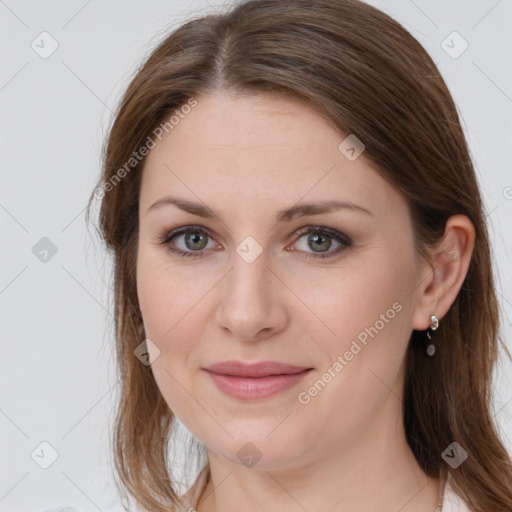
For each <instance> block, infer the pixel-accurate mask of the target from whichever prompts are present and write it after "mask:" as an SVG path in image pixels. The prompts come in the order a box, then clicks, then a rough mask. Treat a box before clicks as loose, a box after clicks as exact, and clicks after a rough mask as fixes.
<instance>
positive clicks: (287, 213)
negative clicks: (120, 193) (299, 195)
mask: <svg viewBox="0 0 512 512" xmlns="http://www.w3.org/2000/svg"><path fill="white" fill-rule="evenodd" d="M165 205H175V206H177V207H178V208H180V209H181V210H184V211H186V212H188V213H191V214H193V215H198V216H199V217H205V218H212V217H218V218H219V219H222V215H221V214H220V212H218V211H216V210H213V209H212V208H210V207H209V206H206V205H205V204H203V203H197V202H195V201H190V200H188V199H183V198H180V197H175V196H166V197H162V198H161V199H159V200H158V201H156V202H154V203H153V204H152V205H151V206H150V207H149V208H148V209H147V210H146V213H149V212H150V211H152V210H156V209H157V208H160V207H162V206H165ZM341 209H348V210H352V211H356V212H362V213H365V214H368V215H373V213H372V212H370V210H367V209H366V208H364V207H363V206H360V205H358V204H355V203H352V202H350V201H336V200H333V201H324V202H321V203H302V204H297V205H294V206H291V207H290V208H286V209H284V210H280V211H279V212H277V215H276V223H277V222H290V221H292V220H293V219H295V218H297V217H306V216H308V215H320V214H322V213H329V212H332V211H336V210H341Z"/></svg>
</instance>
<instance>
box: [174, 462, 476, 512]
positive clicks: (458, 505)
mask: <svg viewBox="0 0 512 512" xmlns="http://www.w3.org/2000/svg"><path fill="white" fill-rule="evenodd" d="M206 472H207V466H205V467H203V469H202V470H201V471H200V472H199V475H198V476H197V478H196V481H195V482H194V483H193V484H192V485H191V487H190V488H189V490H188V491H187V492H186V493H185V494H184V495H183V496H182V498H183V499H184V500H185V501H186V503H187V505H188V506H190V507H196V506H197V505H198V502H199V498H200V496H201V493H202V492H203V490H204V488H205V487H206V485H207V483H208V482H207V481H206V478H205V476H206ZM450 481H451V476H450V474H448V478H447V481H446V483H445V486H444V492H443V497H442V508H441V509H439V507H437V508H436V509H435V511H434V512H471V511H470V510H469V508H468V506H467V505H466V503H465V502H464V501H463V500H462V498H461V497H460V496H459V495H458V494H455V492H454V490H453V489H452V486H451V485H450Z"/></svg>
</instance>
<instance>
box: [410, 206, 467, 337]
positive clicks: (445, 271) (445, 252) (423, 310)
mask: <svg viewBox="0 0 512 512" xmlns="http://www.w3.org/2000/svg"><path fill="white" fill-rule="evenodd" d="M474 244H475V228H474V226H473V223H472V222H471V221H470V220H469V218H468V217H466V216H465V215H453V216H452V217H450V218H449V219H448V220H447V221H446V225H445V230H444V234H443V237H442V238H441V240H440V241H439V242H438V243H437V244H436V246H435V247H433V248H431V249H430V250H429V261H428V262H425V267H426V268H425V267H424V270H423V271H422V275H423V276H425V275H426V277H423V280H422V282H421V286H419V287H418V295H417V303H416V307H415V311H414V316H413V328H414V329H416V330H419V331H423V330H425V329H428V327H430V317H431V316H432V315H436V317H437V318H438V319H439V320H441V319H442V318H443V316H445V315H446V313H447V312H448V310H449V309H450V307H451V305H452V304H453V303H454V301H455V299H456V298H457V295H458V293H459V290H460V288H461V286H462V283H463V282H464V279H465V278H466V274H467V272H468V268H469V263H470V261H471V255H472V253H473V247H474Z"/></svg>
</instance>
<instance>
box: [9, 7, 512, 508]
mask: <svg viewBox="0 0 512 512" xmlns="http://www.w3.org/2000/svg"><path fill="white" fill-rule="evenodd" d="M369 3H371V4H372V5H375V6H377V7H379V8H381V9H382V10H384V11H385V12H387V13H388V14H390V15H391V16H392V17H393V18H395V19H397V20H398V21H399V22H401V23H402V24H403V25H404V26H405V27H406V28H408V29H409V30H410V31H411V33H412V34H413V35H414V36H415V37H416V38H417V39H418V40H419V41H420V42H421V43H422V44H423V45H424V46H425V47H426V49H427V50H428V51H429V53H430V54H431V55H432V57H433V59H434V61H435V62H436V63H437V64H438V66H439V68H440V71H441V73H442V75H443V76H444V78H445V80H446V82H447V83H448V86H449V88H450V90H451V92H452V94H453V97H454V99H455V102H456V104H457V107H458V109H459V112H460V115H461V116H462V120H463V123H464V126H465V130H466V134H467V137H468V141H469V145H470V149H471V152H472V155H473V158H474V161H475V164H476V167H477V171H478V175H479V179H480V184H481V188H482V191H483V195H484V198H485V203H486V209H487V212H488V221H489V223H490V231H491V237H492V242H493V247H494V258H495V262H496V270H497V274H496V275H497V281H498V290H499V294H500V295H499V298H500V302H501V305H502V312H503V336H504V337H505V339H506V340H507V342H508V346H509V347H511V348H512V342H511V333H512V329H511V323H510V319H511V317H512V294H511V293H510V289H511V284H512V265H510V263H511V257H510V255H511V251H512V242H511V240H510V237H509V235H510V232H511V230H510V225H511V222H512V173H511V167H510V164H511V158H510V149H511V141H512V122H511V114H512V73H511V69H510V53H511V50H512V44H511V43H512V39H511V37H510V26H511V22H512V1H511V0H478V1H477V0H473V1H466V0H432V1H427V0H414V1H413V0H393V1H392V0H378V1H377V0H372V1H370V2H369ZM221 5H222V4H221V2H215V1H214V0H209V1H208V2H207V1H206V0H193V1H189V2H187V1H186V0H167V1H163V0H151V1H149V2H142V1H138V2H137V1H133V0H132V1H121V0H111V1H107V2H100V1H99V0H88V1H87V0H73V1H69V0H68V1H64V0H61V1H58V0H49V1H45V2H36V1H35V0H30V1H26V2H21V1H15V0H5V1H4V0H0V41H1V48H2V56H1V66H0V109H1V110H0V116H1V120H2V122H1V124H0V129H1V134H0V141H1V142H0V144H1V153H0V154H1V171H0V172H1V182H0V183H1V187H0V226H1V235H2V251H1V252H0V315H1V316H0V321H1V326H2V331H1V332H2V339H1V347H2V352H1V358H0V365H1V367H0V375H1V387H0V432H1V436H0V449H1V452H0V460H1V461H2V462H1V465H0V510H1V511H2V512H32V511H43V510H47V509H50V508H52V507H57V506H59V505H69V506H73V507H76V509H78V510H80V511H98V510H99V511H103V512H113V511H119V510H121V508H120V505H119V501H118V499H117V498H116V494H115V491H114V488H113V484H112V478H111V475H110V471H111V463H110V454H109V449H108V443H109V428H110V422H111V420H112V417H113V416H112V411H113V404H114V402H115V399H116V392H117V385H116V375H115V371H114V360H113V357H112V353H111V346H112V329H111V323H112V316H111V308H110V305H111V295H110V292H109V288H108V284H109V282H110V261H109V259H108V258H107V257H106V253H105V252H104V251H103V248H102V246H101V244H100V243H99V241H98V239H97V238H95V236H94V231H91V232H89V231H88V230H87V228H86V224H85V218H84V210H85V205H86V202H87V198H88V196H89V194H90V192H91V190H92V187H93V186H94V184H95V182H96V179H97V178H98V176H99V164H100V147H101V144H102V141H103V138H104V136H105V134H106V128H107V126H108V123H109V120H110V117H111V112H112V110H113V109H114V108H115V106H116V104H117V102H118V101H119V99H120V95H121V93H122V92H123V90H124V88H125V87H126V86H127V84H128V81H129V79H130V77H131V76H132V73H133V72H134V70H135V68H136V66H137V65H138V64H139V63H140V62H141V60H142V59H143V58H144V56H145V55H147V53H148V52H149V51H150V50H151V48H153V47H154V46H155V44H156V43H157V42H158V41H159V40H160V39H161V38H162V37H163V36H164V35H165V34H166V33H167V32H168V31H169V30H170V29H172V28H173V27H175V26H176V25H178V24H181V23H182V22H183V21H185V20H186V19H188V18H189V17H190V16H191V15H192V14H198V13H207V12H214V11H216V10H219V9H220V8H221ZM454 32H456V34H454ZM42 33H43V34H42ZM466 46H467V48H466ZM52 51H53V53H52ZM511 370H512V365H511V364H510V362H508V361H505V360H503V361H502V364H501V366H500V368H499V372H498V374H497V379H496V404H495V406H494V409H495V413H496V417H497V420H498V422H499V425H500V427H501V429H502V432H503V436H504V437H505V442H506V443H507V447H508V448H509V450H512V419H511V418H512V388H511V377H508V376H507V374H508V375H510V374H511ZM41 443H48V444H41ZM54 459H55V460H54ZM48 464H49V466H48V467H47V468H46V469H44V468H43V467H42V466H44V465H48Z"/></svg>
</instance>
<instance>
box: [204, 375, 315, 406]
mask: <svg viewBox="0 0 512 512" xmlns="http://www.w3.org/2000/svg"><path fill="white" fill-rule="evenodd" d="M310 371H311V370H304V371H303V372H300V373H292V374H290V375H269V376H268V377H234V376H233V375H221V374H218V373H212V372H208V374H209V375H210V377H211V378H212V380H213V382H214V383H215V385H216V386H217V388H218V389H219V390H220V391H222V392H223V393H224V394H226V395H228V396H230V397H233V398H238V399H242V400H256V399H260V398H268V397H270V396H272V395H275V394H277V393H279V392H280V391H284V390H285V389H289V388H291V387H293V386H295V385H296V384H298V383H299V382H300V381H301V380H302V379H303V378H304V377H305V376H306V375H308V374H309V372H310Z"/></svg>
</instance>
